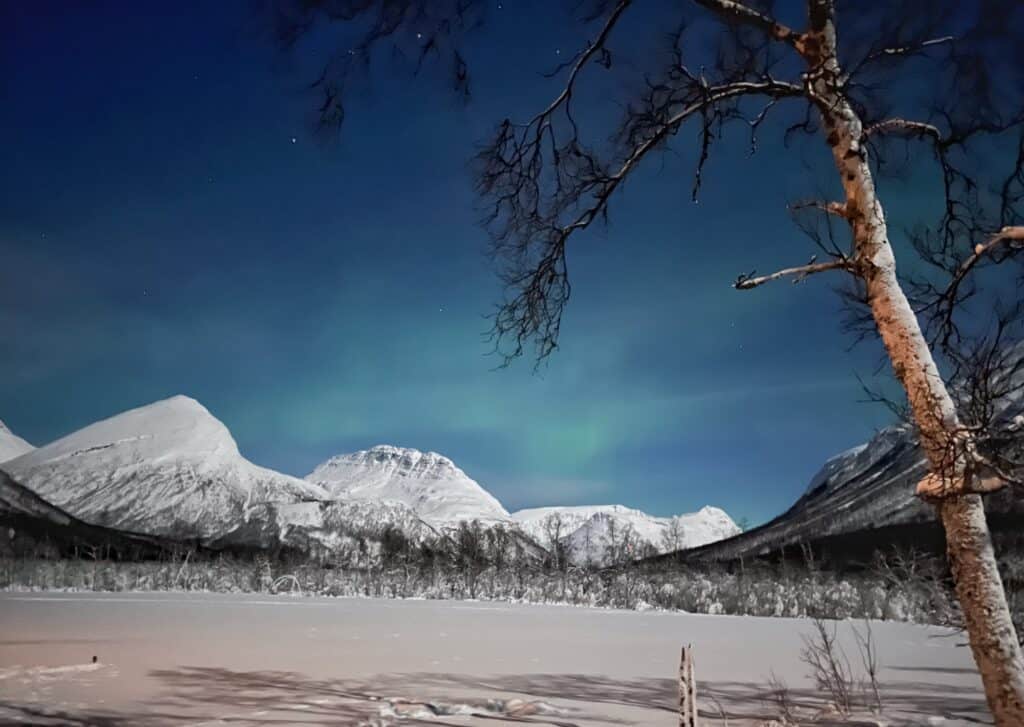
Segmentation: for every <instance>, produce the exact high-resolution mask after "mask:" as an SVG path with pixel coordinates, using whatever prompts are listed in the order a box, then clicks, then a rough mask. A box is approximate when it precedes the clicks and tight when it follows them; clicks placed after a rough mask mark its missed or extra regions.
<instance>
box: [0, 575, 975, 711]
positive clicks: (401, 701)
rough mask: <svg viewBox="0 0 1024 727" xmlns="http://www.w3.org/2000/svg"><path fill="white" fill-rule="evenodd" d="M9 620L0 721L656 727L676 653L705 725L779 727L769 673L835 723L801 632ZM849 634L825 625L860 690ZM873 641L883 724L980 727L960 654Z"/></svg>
mask: <svg viewBox="0 0 1024 727" xmlns="http://www.w3.org/2000/svg"><path fill="white" fill-rule="evenodd" d="M0 623H3V624H4V633H5V635H6V637H7V638H5V639H4V640H3V641H2V642H0V674H3V676H4V677H5V678H3V679H0V722H3V723H5V724H10V723H17V720H19V719H20V720H22V721H23V722H28V723H31V724H63V725H66V724H111V725H115V724H116V725H129V724H130V725H133V726H138V727H156V725H161V726H163V725H193V726H194V725H199V724H211V725H212V724H231V725H239V726H240V727H243V726H244V727H248V726H249V725H268V724H346V725H377V726H378V727H384V726H385V725H386V726H389V727H390V726H392V725H402V724H430V723H431V720H437V723H441V724H447V725H456V724H458V725H480V726H481V727H485V726H486V727H490V726H491V725H495V724H506V723H508V724H518V723H522V722H529V723H539V724H547V725H551V724H558V725H573V726H575V727H608V726H609V725H617V724H618V725H626V724H628V725H638V726H641V727H654V725H667V724H674V723H675V721H677V719H678V718H677V717H674V716H673V715H675V714H676V706H677V704H678V691H677V689H678V681H677V675H678V663H679V648H680V646H682V645H684V644H688V643H690V644H693V647H694V654H695V666H696V673H697V678H698V680H699V687H698V690H697V694H698V700H699V705H700V707H701V712H702V714H703V715H705V716H706V718H707V721H709V722H711V723H713V724H717V723H718V722H717V719H715V718H716V716H717V715H718V710H717V706H716V703H715V702H716V701H717V702H718V703H720V704H721V705H722V707H723V709H725V710H726V711H727V712H728V713H729V724H730V725H733V726H734V727H753V726H754V725H760V724H762V722H763V721H765V720H767V719H771V718H777V717H778V712H777V710H776V707H775V705H774V704H772V700H771V699H770V698H768V697H767V696H766V695H767V694H768V693H769V692H768V690H769V689H770V687H769V683H768V682H769V679H770V678H771V675H772V674H774V675H775V676H776V677H778V678H780V679H781V680H784V681H785V682H786V684H787V685H788V687H789V688H790V690H791V697H792V698H793V699H794V701H796V702H798V703H804V702H807V701H808V700H809V699H812V700H819V701H817V702H816V705H817V706H816V707H815V703H814V702H812V704H811V705H810V707H809V708H803V709H801V710H800V714H799V715H798V716H799V717H800V718H801V721H800V723H801V724H823V723H827V722H828V720H820V719H812V715H813V713H814V712H815V711H817V710H820V709H821V701H820V697H819V696H818V695H817V694H816V693H813V692H811V691H810V690H811V688H812V686H813V685H812V684H811V683H810V680H809V679H808V677H807V672H808V670H807V667H806V665H805V664H803V663H802V662H801V661H800V650H801V648H802V647H803V642H802V640H801V636H802V635H804V634H809V633H810V632H811V630H812V625H811V623H810V621H806V620H798V619H769V618H742V617H730V616H702V615H692V614H681V613H660V612H651V611H648V612H643V613H638V612H627V611H612V610H605V609H586V608H571V607H565V606H526V605H507V604H484V603H474V602H458V601H443V602H439V601H381V600H374V599H324V598H297V597H266V596H251V595H204V594H189V595H183V594H93V593H80V594H75V593H69V594H54V593H46V594H43V593H40V594H15V593H3V594H0ZM855 626H860V625H859V624H857V623H849V622H846V623H838V624H835V627H836V628H837V632H838V636H839V638H838V643H839V645H841V646H842V648H843V649H844V650H845V652H846V653H847V655H848V657H849V660H850V664H851V668H852V669H854V670H855V671H856V672H857V673H858V674H859V673H860V671H861V668H860V661H859V659H858V657H857V653H858V652H857V647H856V643H855V641H854V638H853V632H852V628H853V627H855ZM872 631H873V637H874V642H875V644H876V646H877V649H878V659H879V664H880V668H879V670H878V677H879V680H880V682H881V687H882V694H883V699H884V705H885V712H884V714H883V715H882V717H883V718H884V721H883V722H882V723H883V724H889V725H912V724H940V725H944V726H945V727H959V726H961V725H963V726H965V727H966V725H969V724H978V723H981V724H990V723H991V722H990V720H989V718H987V717H986V716H985V707H984V698H983V695H982V692H981V684H980V680H979V679H978V676H977V672H976V671H975V669H974V667H973V665H972V663H971V654H970V650H969V649H964V648H958V642H959V639H957V638H948V632H947V631H942V630H939V629H935V628H925V627H919V626H914V625H910V624H900V623H878V622H873V623H872ZM938 636H947V638H936V637H938ZM94 655H95V656H96V657H97V665H96V666H93V665H92V664H91V660H92V657H93V656H94ZM69 667H70V668H69ZM712 697H713V698H714V700H715V701H712ZM528 706H532V707H533V708H534V713H533V714H532V715H531V714H530V710H529V709H524V708H527V707H528ZM520 710H522V711H520ZM517 712H518V714H517ZM502 713H504V714H507V715H508V717H507V718H506V719H505V720H504V721H503V718H502V717H501V716H500V715H501V714H502ZM474 714H476V715H480V716H474ZM47 715H57V716H55V717H52V719H51V718H50V717H48V716H47ZM400 715H401V716H400ZM519 715H522V716H519ZM417 716H419V717H422V718H423V721H419V720H418V719H417ZM819 716H820V715H819ZM936 717H938V718H939V719H940V720H941V721H938V722H931V721H926V720H930V719H934V718H936ZM877 723H878V722H870V721H869V722H864V721H859V722H857V724H877Z"/></svg>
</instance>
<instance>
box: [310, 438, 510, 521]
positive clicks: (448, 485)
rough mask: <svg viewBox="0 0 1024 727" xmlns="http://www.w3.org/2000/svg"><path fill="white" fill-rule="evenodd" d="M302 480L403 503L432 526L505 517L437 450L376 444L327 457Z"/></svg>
mask: <svg viewBox="0 0 1024 727" xmlns="http://www.w3.org/2000/svg"><path fill="white" fill-rule="evenodd" d="M306 481H307V482H310V483H312V484H313V485H315V486H317V487H320V488H323V489H325V490H326V491H327V492H328V493H329V494H330V496H331V498H334V499H339V500H346V501H377V502H399V503H402V504H404V505H406V506H407V507H409V508H411V509H412V511H413V512H415V513H416V514H417V515H418V516H419V517H420V518H422V519H423V520H425V521H426V522H427V523H429V524H430V525H432V526H434V527H437V528H445V527H453V526H456V525H458V524H459V522H461V521H473V520H478V521H480V522H481V523H482V524H484V525H489V524H494V523H498V522H505V521H508V519H509V514H508V511H506V510H505V508H504V507H502V506H501V503H500V502H498V500H497V499H495V497H494V496H493V495H491V494H490V493H489V492H487V490H485V489H484V488H482V487H481V486H480V485H479V484H477V483H476V482H475V481H474V480H472V479H471V478H470V477H469V476H468V475H466V473H465V472H463V471H462V470H461V469H459V468H458V467H456V466H455V463H454V462H452V461H451V460H450V459H448V458H447V457H443V456H442V455H440V454H437V453H436V452H420V451H419V450H417V449H405V448H402V447H392V446H389V445H378V446H376V447H372V448H370V449H366V450H362V451H359V452H354V453H352V454H345V455H340V456H337V457H332V458H331V459H329V460H327V461H326V462H324V463H323V464H321V465H320V466H319V467H317V468H316V469H315V470H313V471H312V472H311V473H310V474H309V475H307V476H306Z"/></svg>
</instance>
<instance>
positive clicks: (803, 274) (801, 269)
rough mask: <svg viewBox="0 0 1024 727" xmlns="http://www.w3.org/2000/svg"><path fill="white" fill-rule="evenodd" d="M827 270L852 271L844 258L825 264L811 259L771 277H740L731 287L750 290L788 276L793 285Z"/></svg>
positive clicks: (750, 275)
mask: <svg viewBox="0 0 1024 727" xmlns="http://www.w3.org/2000/svg"><path fill="white" fill-rule="evenodd" d="M829 270H846V271H847V272H850V271H852V270H853V263H852V262H851V261H850V260H848V259H846V258H843V259H841V260H833V261H831V262H827V263H816V262H814V258H813V257H812V258H811V261H810V262H809V263H807V264H806V265H800V266H798V267H795V268H784V269H783V270H779V271H777V272H774V273H772V274H771V275H762V276H760V277H755V276H754V273H749V274H743V275H740V276H739V277H738V278H736V282H734V283H733V284H732V287H734V288H736V290H750V289H752V288H756V287H757V286H759V285H764V284H765V283H770V282H771V281H773V280H778V279H780V278H785V277H789V276H793V283H794V284H795V283H800V282H802V281H803V280H804V279H805V278H807V277H808V276H811V275H814V274H816V273H824V272H826V271H829Z"/></svg>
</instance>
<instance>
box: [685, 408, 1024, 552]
mask: <svg viewBox="0 0 1024 727" xmlns="http://www.w3.org/2000/svg"><path fill="white" fill-rule="evenodd" d="M926 471H927V462H926V461H925V458H924V455H923V454H922V453H921V451H920V448H919V446H918V442H917V439H916V437H915V435H914V432H913V430H912V429H911V427H909V426H906V425H904V426H895V427H889V428H886V429H883V430H881V431H880V432H879V433H878V434H877V435H875V437H874V438H873V439H871V441H870V442H868V443H867V444H864V445H861V446H858V447H854V448H853V449H850V450H847V451H846V452H842V453H841V454H838V455H836V456H835V457H832V458H831V459H829V460H828V461H826V462H825V464H824V465H823V466H822V468H821V469H820V470H819V471H818V473H817V474H815V476H814V477H813V478H812V479H811V482H810V484H809V485H808V487H807V490H806V492H805V493H804V494H803V495H802V496H801V497H800V499H798V500H797V501H796V503H794V504H793V506H792V507H790V508H789V510H787V511H786V512H784V513H783V514H782V515H780V516H778V517H777V518H775V519H774V520H772V521H770V522H768V523H766V524H765V525H762V526H760V527H758V528H754V529H752V530H749V531H747V532H745V533H742V534H741V535H738V536H737V537H734V538H730V539H728V540H723V541H721V542H718V543H714V544H711V545H707V546H704V547H701V548H697V549H694V550H690V551H687V552H686V553H685V554H684V557H685V558H687V559H689V560H731V559H734V558H739V557H741V556H757V555H769V554H771V553H775V552H778V551H780V550H781V549H782V548H787V547H796V546H797V545H798V544H800V543H802V542H810V541H813V540H818V539H821V538H826V537H830V536H837V535H841V534H848V533H857V532H869V531H870V530H873V529H882V528H885V529H886V533H887V537H891V536H892V535H893V534H898V532H899V531H898V528H895V529H894V526H903V527H908V526H915V527H917V526H921V525H924V524H927V523H933V522H934V521H935V520H936V515H935V511H934V509H933V508H932V507H931V506H930V505H927V504H925V503H924V502H922V501H921V500H919V499H918V498H917V497H916V496H915V494H914V490H915V487H916V485H917V483H918V482H919V481H920V480H921V478H922V477H923V476H924V474H925V472H926ZM986 509H988V510H989V512H990V513H995V514H998V515H1001V516H1007V517H1011V518H1016V519H1017V521H1018V522H1021V521H1022V516H1024V501H1022V499H1021V498H1020V497H1019V495H1018V494H1017V493H1015V492H1013V491H1012V488H1007V489H1006V490H1005V491H1003V492H1001V493H997V494H996V495H992V496H989V497H987V498H986ZM886 547H888V546H887V542H882V541H879V542H878V548H879V549H883V550H884V549H885V548H886Z"/></svg>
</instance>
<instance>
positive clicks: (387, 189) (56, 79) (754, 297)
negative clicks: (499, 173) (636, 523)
mask: <svg viewBox="0 0 1024 727" xmlns="http://www.w3.org/2000/svg"><path fill="white" fill-rule="evenodd" d="M182 5H184V6H188V5H189V4H188V3H183V4H182ZM505 5H506V7H505V8H504V9H503V11H502V12H503V17H502V20H501V22H500V23H492V24H491V25H489V26H488V27H487V28H485V29H484V31H483V32H482V33H480V34H479V35H478V36H476V37H474V38H473V39H472V40H471V41H470V43H469V45H468V47H467V54H468V57H469V60H470V66H471V69H472V71H473V75H474V85H473V88H474V96H473V99H472V101H471V102H470V103H469V104H468V105H463V104H461V103H460V102H459V101H458V100H457V99H455V98H453V97H452V94H450V93H448V92H447V91H446V89H445V86H444V83H443V80H441V79H437V78H433V77H431V76H430V74H429V73H428V74H426V75H424V76H421V77H419V78H416V79H410V77H409V76H408V75H407V74H406V73H404V72H402V71H401V69H399V68H393V67H391V66H390V65H388V64H385V65H384V66H383V67H381V68H380V69H379V70H377V71H376V72H375V76H374V82H373V84H372V87H373V93H372V94H366V96H365V98H360V99H356V100H354V102H353V103H352V104H351V108H350V114H349V119H348V122H347V125H346V126H345V128H344V130H343V133H342V135H341V137H340V138H339V139H338V140H337V141H336V142H334V143H332V144H324V143H322V142H321V141H318V140H317V139H316V138H314V136H313V135H312V134H311V132H310V123H309V121H310V119H309V116H310V110H311V108H312V104H313V99H312V98H311V97H309V96H308V95H305V94H304V93H302V88H303V85H304V83H306V82H308V81H309V80H310V77H309V75H310V68H308V67H306V66H305V65H304V62H303V59H302V58H301V57H299V58H296V59H294V60H289V59H287V58H284V57H282V56H281V55H280V54H279V53H278V51H277V50H276V49H275V48H274V47H273V45H272V43H270V42H269V41H268V39H267V38H266V34H265V32H264V30H265V29H264V28H263V26H262V23H261V21H260V19H259V18H258V17H257V16H255V15H254V14H253V12H252V10H251V6H250V4H249V3H248V2H245V1H244V0H232V1H225V2H218V3H195V4H194V5H192V6H191V7H183V8H179V7H177V6H178V4H177V3H163V4H150V3H145V4H140V3H128V2H123V3H113V2H88V3H66V4H60V3H48V2H40V3H7V4H5V9H3V10H0V15H5V16H6V17H3V18H2V21H3V22H2V26H0V27H2V30H0V33H2V39H0V54H2V56H0V63H2V65H0V83H2V86H0V88H2V98H3V102H2V103H0V150H2V153H0V158H2V159H3V167H4V173H3V175H2V177H0V261H2V264H0V322H2V330H3V336H2V338H0V419H3V420H4V421H5V422H7V423H8V425H9V426H10V427H11V428H12V429H13V430H14V431H15V432H17V433H18V434H20V435H22V436H24V437H25V438H26V439H28V440H29V441H31V442H33V443H35V444H44V443H46V442H48V441H50V440H52V439H55V438H57V437H60V436H62V435H64V434H67V433H69V432H71V431H73V430H75V429H77V428H79V427H82V426H84V425H86V424H89V423H90V422H92V421H95V420H97V419H100V418H104V417H107V416H111V415H113V414H116V413H117V412H119V411H122V410H124V409H126V408H129V407H134V406H139V405H142V404H146V403H149V402H151V401H154V400H157V399H161V398H165V397H167V396H170V395H173V394H177V393H184V394H188V395H190V396H193V397H195V398H196V399H198V400H199V401H201V402H202V403H203V404H204V405H205V406H206V407H207V408H209V409H210V411H211V412H212V413H213V414H214V415H215V416H217V417H218V418H219V419H221V420H222V421H223V422H224V423H225V424H226V425H227V426H228V427H229V428H230V430H231V431H232V433H233V434H234V436H235V438H236V439H237V441H238V443H239V447H240V449H241V450H242V452H243V454H245V455H246V456H247V457H248V458H249V459H251V460H253V461H254V462H256V463H258V464H261V465H265V466H268V467H272V468H275V469H279V470H282V471H284V472H288V473H291V474H295V475H299V476H301V475H304V474H306V473H307V472H309V471H310V470H311V469H312V468H313V467H314V466H315V465H316V464H317V463H319V462H320V461H322V460H323V459H325V458H327V457H328V456H330V455H333V454H337V453H343V452H350V451H354V450H356V449H360V448H365V447H368V446H372V445H374V444H378V443H393V444H397V445H402V446H409V447H416V448H419V449H429V450H435V451H439V452H441V453H443V454H445V455H448V456H450V457H451V458H452V459H454V460H455V462H456V463H457V464H458V465H460V466H461V467H462V468H463V469H464V470H466V472H467V473H468V474H469V475H470V476H472V477H474V478H475V479H477V480H478V481H479V482H480V483H481V484H483V485H484V486H485V487H486V488H488V489H489V490H490V491H491V492H493V493H494V494H495V495H496V496H497V497H498V498H499V499H500V500H501V501H502V502H503V503H504V504H505V505H506V507H508V508H509V509H517V508H521V507H528V506H539V505H551V504H585V503H609V502H617V503H623V504H625V505H628V506H632V507H638V508H642V509H645V510H648V511H650V512H653V513H655V514H659V515H668V514H671V513H676V512H683V511H690V510H694V509H697V508H699V507H701V506H702V505H705V504H714V505H719V506H721V507H724V508H725V509H726V510H727V511H728V512H729V513H730V514H731V515H732V516H733V517H734V518H736V519H739V518H741V517H747V518H749V519H750V520H751V521H753V522H757V521H761V520H764V519H766V518H768V517H771V516H772V515H774V514H777V513H778V512H780V511H781V510H783V509H785V508H786V507H787V506H788V505H789V504H791V503H792V501H793V500H794V499H795V497H796V496H797V495H798V494H799V493H801V492H802V491H803V489H804V488H805V487H806V484H807V482H808V480H809V478H810V477H811V476H812V474H813V473H814V472H815V471H816V470H817V469H818V467H819V466H820V465H821V464H822V462H823V461H824V460H825V459H826V458H827V457H829V456H831V455H833V454H835V453H837V452H839V451H841V450H843V449H846V448H848V447H850V446H853V445H855V444H858V443H860V442H862V441H864V440H865V439H866V438H868V437H870V436H871V434H872V432H873V431H874V430H875V429H876V428H878V427H880V426H882V425H884V424H885V423H886V422H887V421H888V416H887V415H886V413H885V412H884V410H881V409H878V408H873V407H871V406H869V405H866V404H862V403H858V399H860V398H861V394H860V387H859V384H858V382H857V380H856V378H855V373H861V374H862V375H866V376H870V375H871V374H872V373H873V371H874V367H875V364H876V362H877V360H878V350H877V349H876V348H873V347H871V346H864V347H859V348H856V349H854V350H853V351H852V352H850V351H848V350H847V349H848V348H849V347H850V345H851V344H852V340H851V339H850V338H849V337H848V336H846V335H844V334H842V333H841V332H840V331H839V326H838V324H837V317H838V315H839V308H840V304H839V301H838V299H837V298H836V296H835V295H834V293H833V292H832V290H831V285H832V283H833V282H835V281H830V280H828V279H827V278H823V277H821V276H819V279H812V280H810V281H808V282H806V283H804V284H803V285H801V286H798V287H794V286H792V285H789V284H785V283H784V284H779V285H773V286H766V287H764V288H761V289H758V290H757V291H753V292H747V293H739V292H736V291H733V290H732V289H731V288H730V283H731V282H732V280H734V279H735V277H736V275H737V274H738V273H741V272H747V271H749V270H751V269H755V268H756V269H757V270H758V271H763V272H768V271H769V270H772V269H775V268H777V267H780V266H786V265H789V264H799V263H802V262H804V261H806V259H807V258H808V257H809V255H810V252H811V243H810V242H809V241H808V240H807V239H806V238H805V237H803V236H802V235H801V233H800V232H799V231H798V230H797V229H796V228H795V227H794V226H793V224H792V222H791V220H790V218H789V216H788V214H787V212H786V203H787V202H790V201H793V200H794V199H797V198H800V197H801V196H805V195H806V194H807V193H808V192H813V191H815V188H816V185H818V184H819V181H818V179H817V177H816V176H815V173H814V172H812V171H810V169H811V168H813V164H812V163H811V162H814V161H815V160H818V161H820V159H824V158H825V154H826V153H827V152H826V149H825V146H824V144H823V143H821V144H819V143H818V142H817V141H813V142H809V144H808V146H807V150H806V151H805V152H803V155H802V156H801V154H797V153H795V152H794V151H793V150H787V149H784V148H782V146H781V145H780V144H779V143H778V136H777V135H773V134H771V133H769V132H766V134H765V138H764V140H763V141H762V145H761V148H760V150H759V151H758V153H757V154H756V155H754V156H752V157H751V156H750V155H749V154H748V148H747V144H746V143H745V140H743V139H742V138H741V139H739V140H738V141H737V143H735V144H732V145H729V144H725V145H720V146H719V147H718V149H717V151H716V154H715V156H714V157H713V158H712V160H711V163H710V165H709V167H708V170H707V173H706V175H705V182H704V189H703V193H702V196H701V200H700V203H699V204H696V205H695V204H693V203H691V202H690V198H689V195H690V184H691V179H692V169H693V162H694V151H695V149H694V144H691V143H684V142H687V141H688V140H689V139H690V138H691V137H690V136H687V133H688V132H684V133H683V134H681V135H680V137H679V140H678V143H677V145H676V146H677V148H678V150H679V153H678V154H675V155H664V156H662V157H660V158H658V159H655V160H654V161H653V162H652V163H648V164H647V165H646V167H645V168H644V169H643V170H642V172H641V173H640V174H639V176H638V177H637V178H636V179H634V180H632V181H631V183H630V184H629V185H628V186H627V188H626V189H625V190H624V194H620V195H619V196H618V197H617V198H616V199H615V201H614V203H613V205H612V220H611V224H610V226H609V227H608V228H607V230H602V231H596V232H593V233H588V234H586V235H585V236H581V237H580V238H579V239H574V240H573V245H572V249H571V251H570V259H569V263H570V269H571V272H572V281H573V298H572V301H571V302H570V305H569V308H568V311H567V315H566V318H565V320H564V323H563V329H562V330H563V336H562V339H561V348H560V350H559V351H558V352H557V353H556V354H555V355H554V357H553V358H552V359H551V360H550V363H549V364H548V365H547V366H546V367H544V368H542V369H541V371H540V372H539V373H538V374H536V375H535V374H534V373H533V371H532V366H531V363H532V362H531V361H529V360H523V361H520V362H518V363H516V364H514V365H513V366H512V367H511V368H509V369H505V370H497V371H496V370H493V369H494V367H495V365H496V364H497V363H498V361H497V360H496V359H495V358H493V357H487V356H486V355H485V354H486V353H487V351H488V350H489V344H487V343H486V342H485V341H483V340H482V338H481V333H483V332H484V331H486V329H487V327H488V323H487V321H486V320H485V318H484V316H485V314H487V313H488V312H489V311H490V310H491V307H492V305H493V304H494V303H495V302H497V301H498V300H499V299H500V295H501V289H500V284H499V282H498V281H497V279H496V277H495V275H494V271H493V266H492V265H491V264H490V262H489V261H488V259H487V256H486V251H487V238H486V235H485V233H484V232H483V231H482V230H481V229H480V228H479V226H478V225H477V220H478V218H479V212H478V210H477V209H475V198H474V193H473V190H472V180H471V175H470V172H469V170H468V166H467V162H468V159H469V158H470V156H471V155H472V153H473V151H474V149H475V144H476V142H478V141H480V140H482V139H483V138H484V137H486V135H487V134H488V132H489V130H490V129H491V128H492V125H493V124H494V123H495V122H497V121H500V120H501V119H502V118H504V117H505V116H513V117H517V118H522V117H524V116H527V115H532V113H533V112H534V111H536V110H537V109H538V107H540V106H541V105H542V104H544V103H545V102H546V101H548V100H549V99H550V98H551V96H552V93H553V89H554V85H553V83H554V82H552V81H546V80H544V79H543V78H541V77H540V76H539V72H540V71H544V70H549V69H550V68H551V67H552V66H553V65H555V64H556V63H557V62H558V61H559V60H560V58H562V57H563V55H562V54H564V53H566V52H571V51H572V50H573V49H574V47H575V45H576V43H578V41H579V40H580V39H581V38H582V36H581V35H580V30H579V29H578V28H576V27H571V26H569V25H568V24H567V23H565V22H564V19H563V18H562V17H561V16H560V15H558V14H557V13H555V14H553V15H552V14H551V13H550V11H548V13H547V14H545V13H544V12H542V9H543V8H545V7H549V6H548V4H547V3H544V2H539V1H538V2H534V3H524V4H519V3H513V2H511V1H507V2H506V3H505ZM15 6H20V7H17V8H16V7H15ZM143 6H147V7H146V9H143ZM214 6H215V7H214ZM595 113H599V112H597V111H595ZM808 160H810V161H808ZM882 191H883V194H884V195H885V196H884V199H885V200H886V202H887V204H888V207H889V210H890V212H891V214H892V215H893V216H894V217H895V218H896V219H897V220H899V219H902V218H907V219H910V218H912V217H913V215H914V213H916V212H918V211H920V209H922V208H923V205H924V204H925V203H924V202H923V201H922V197H923V194H924V193H923V192H921V191H919V192H918V193H917V195H916V196H912V195H910V194H909V193H908V191H907V187H906V186H905V183H895V182H894V183H890V184H888V185H885V186H883V188H882ZM893 227H894V229H898V224H894V225H893Z"/></svg>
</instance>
